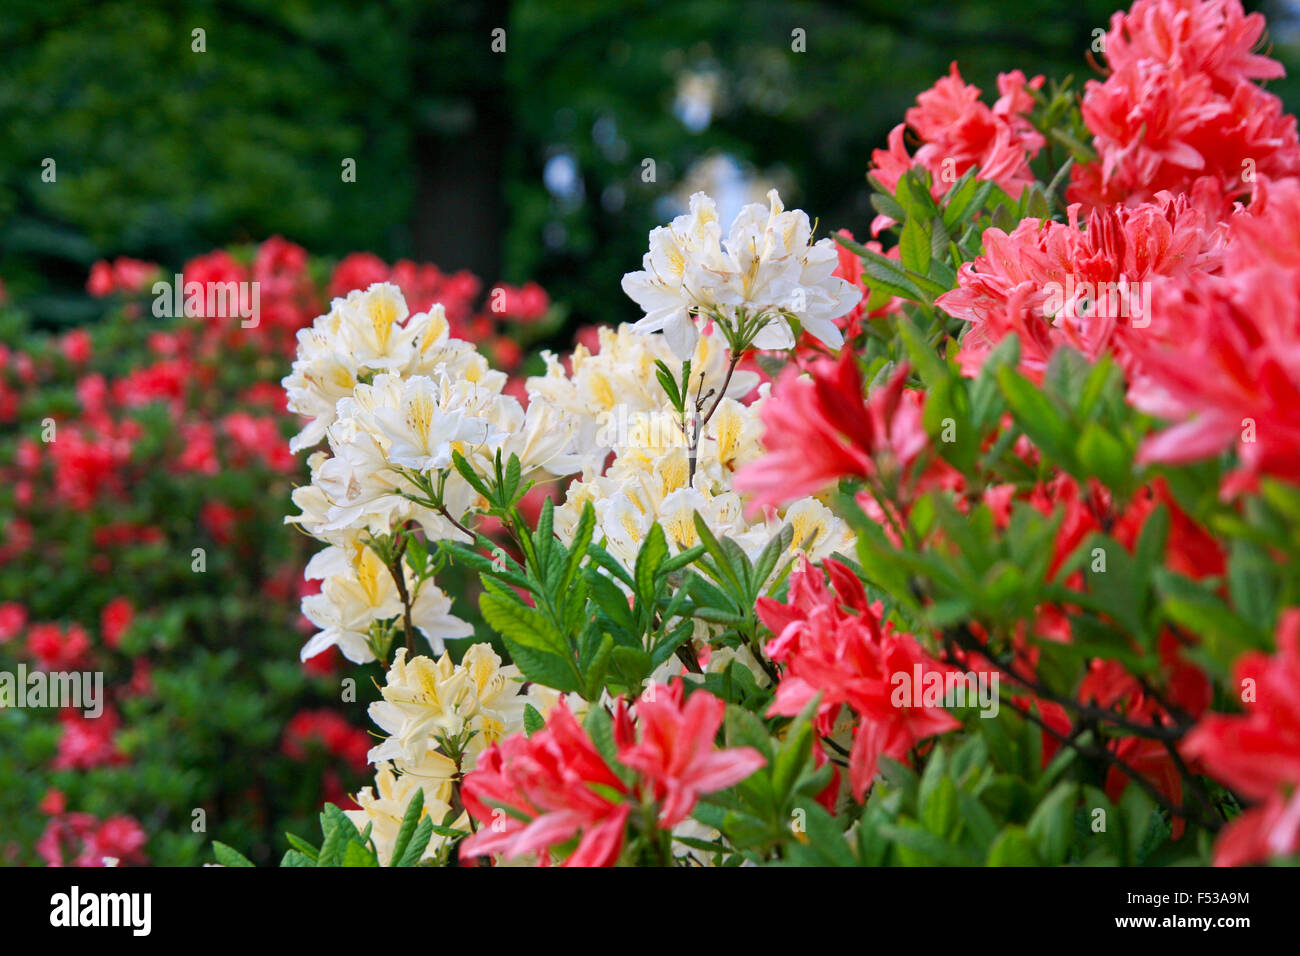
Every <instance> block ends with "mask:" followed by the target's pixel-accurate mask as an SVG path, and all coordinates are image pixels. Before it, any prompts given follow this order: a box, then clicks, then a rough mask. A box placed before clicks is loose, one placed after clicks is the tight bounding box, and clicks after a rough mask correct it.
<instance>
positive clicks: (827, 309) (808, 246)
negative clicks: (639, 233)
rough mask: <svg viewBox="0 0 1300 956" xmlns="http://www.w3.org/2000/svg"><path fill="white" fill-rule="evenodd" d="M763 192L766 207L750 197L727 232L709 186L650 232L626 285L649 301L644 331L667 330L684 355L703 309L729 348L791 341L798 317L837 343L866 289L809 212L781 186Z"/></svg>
mask: <svg viewBox="0 0 1300 956" xmlns="http://www.w3.org/2000/svg"><path fill="white" fill-rule="evenodd" d="M767 198H768V207H767V208H766V209H765V208H764V207H763V206H761V205H759V204H757V203H753V204H750V205H748V206H745V207H744V208H743V209H742V210H741V211H740V213H739V214H738V215H737V216H736V219H735V221H734V222H733V223H732V225H731V230H730V232H729V233H728V235H727V238H726V239H725V240H724V239H723V238H722V227H721V225H720V224H719V222H718V211H717V206H716V204H715V203H714V201H713V200H712V199H710V198H709V197H708V196H706V195H704V194H703V193H696V194H695V195H694V196H692V197H691V201H690V211H689V212H687V213H685V214H683V215H681V216H678V217H677V218H676V219H674V220H673V221H672V223H670V224H669V225H667V226H659V227H657V228H656V229H654V230H653V231H652V232H651V233H650V251H649V252H647V253H646V254H645V259H644V261H643V262H642V267H641V271H639V272H629V273H628V274H627V275H625V276H624V277H623V291H624V292H626V293H627V294H628V295H629V296H630V297H631V298H632V299H633V301H635V302H636V304H637V305H639V306H640V307H641V308H642V309H643V310H644V311H645V317H644V318H642V319H640V320H639V321H638V322H637V323H636V328H637V330H638V331H641V332H656V331H662V332H663V334H664V338H665V339H666V340H667V342H668V345H669V346H670V347H671V348H672V350H673V352H674V353H675V354H676V355H677V356H678V358H682V359H686V358H689V357H690V355H691V352H692V351H693V350H694V348H695V341H696V339H697V338H698V336H699V329H698V327H697V323H696V322H695V321H694V319H695V317H697V316H703V317H706V318H708V319H710V320H712V321H713V322H715V323H717V325H718V327H719V328H720V330H721V331H722V334H723V335H724V336H725V337H726V339H727V342H728V345H729V346H730V347H731V350H732V352H733V353H739V352H742V351H744V350H745V349H746V348H749V347H750V346H753V347H755V348H760V349H787V348H790V347H792V346H793V345H794V342H795V340H794V332H793V330H792V327H791V324H790V322H791V320H792V319H793V320H796V321H797V322H798V323H799V324H800V325H801V326H802V327H803V328H804V329H806V330H807V331H808V332H809V334H811V335H813V336H814V337H816V338H817V339H819V340H820V341H822V342H824V343H826V344H827V345H829V346H831V347H832V348H838V347H839V345H840V344H841V343H842V342H843V336H842V335H841V333H840V330H839V328H838V326H836V324H835V322H834V320H835V319H837V318H839V317H840V316H842V315H843V314H844V313H845V312H847V311H848V310H849V309H851V308H852V307H853V306H854V305H855V304H856V303H857V301H858V300H859V299H860V298H861V295H862V293H861V291H860V290H858V289H856V288H854V287H853V286H852V285H850V284H849V283H848V282H846V281H845V280H844V279H842V278H839V277H838V276H836V275H834V272H835V268H836V265H837V264H838V255H837V254H836V251H835V244H834V242H833V241H832V240H830V239H820V240H818V241H816V242H813V241H812V226H811V224H810V222H809V220H808V215H807V214H806V213H805V212H803V211H802V210H799V209H795V210H789V211H787V210H786V209H785V207H784V206H783V205H782V203H781V198H780V196H778V195H777V192H776V190H772V191H771V192H769V193H768V197H767Z"/></svg>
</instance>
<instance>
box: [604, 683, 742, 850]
mask: <svg viewBox="0 0 1300 956" xmlns="http://www.w3.org/2000/svg"><path fill="white" fill-rule="evenodd" d="M682 692H683V691H682V682H681V680H680V679H679V680H677V681H675V682H674V683H673V684H672V686H671V687H665V686H664V685H662V684H659V685H656V686H655V687H654V688H653V694H645V695H642V697H641V698H640V699H639V700H638V701H637V704H636V718H637V719H636V723H637V726H638V728H639V729H640V731H641V739H640V742H639V743H638V742H636V741H635V740H631V739H626V737H625V739H624V740H623V741H622V742H621V746H620V747H619V751H618V759H619V762H620V763H622V764H624V765H625V766H628V767H631V768H632V769H633V770H638V771H640V772H641V775H642V777H643V778H644V780H645V781H646V782H647V783H648V785H649V788H650V791H651V792H652V793H653V796H654V799H655V800H657V801H660V803H661V807H660V811H659V825H660V826H661V827H663V828H665V829H667V828H670V827H674V826H676V825H677V824H678V823H680V822H681V821H682V820H685V819H686V818H687V817H688V816H690V814H691V811H692V810H693V809H695V804H696V802H697V801H698V800H699V798H700V795H701V794H705V793H713V792H714V791H716V790H725V789H726V788H727V787H730V786H732V785H733V784H737V783H739V782H740V781H742V780H744V779H745V778H746V777H748V776H749V775H750V774H752V773H753V772H754V771H755V770H757V769H758V768H759V767H761V766H763V764H764V763H766V761H765V760H764V759H763V755H762V754H760V753H759V752H758V751H757V750H755V749H754V748H752V747H732V748H729V749H726V750H717V749H715V748H714V745H713V742H714V738H715V737H717V734H718V729H719V728H720V727H721V726H722V718H723V715H724V714H725V713H726V709H727V705H726V704H724V703H723V702H722V701H721V700H719V699H718V698H717V697H714V696H713V695H712V694H709V693H703V692H699V691H697V692H696V693H693V694H691V696H690V699H689V700H687V701H685V702H684V703H683V700H682Z"/></svg>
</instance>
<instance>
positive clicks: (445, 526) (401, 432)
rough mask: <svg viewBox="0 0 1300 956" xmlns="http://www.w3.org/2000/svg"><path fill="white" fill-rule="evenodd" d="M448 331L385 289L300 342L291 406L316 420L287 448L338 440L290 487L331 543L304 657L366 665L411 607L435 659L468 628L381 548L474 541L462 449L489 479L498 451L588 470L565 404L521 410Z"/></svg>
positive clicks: (532, 463) (551, 470) (379, 287)
mask: <svg viewBox="0 0 1300 956" xmlns="http://www.w3.org/2000/svg"><path fill="white" fill-rule="evenodd" d="M449 331H450V326H449V324H448V322H447V318H446V314H445V310H444V309H443V308H442V307H441V305H438V304H435V305H433V306H432V307H431V309H430V310H429V311H428V312H423V313H417V314H415V315H411V314H410V313H409V311H408V309H407V306H406V301H405V298H404V297H403V295H402V292H401V290H400V289H398V288H397V287H396V286H394V285H392V284H391V283H379V284H376V285H372V286H371V287H369V288H368V289H366V290H364V291H355V292H353V293H351V294H350V295H349V296H348V297H346V298H344V299H336V300H335V301H334V303H333V306H332V307H331V309H330V311H329V312H328V313H327V314H325V315H323V316H321V317H320V318H318V319H317V320H316V322H315V323H314V324H313V325H312V327H311V328H310V329H303V330H302V331H301V332H300V333H299V352H298V358H297V360H296V361H295V362H294V367H293V370H292V372H291V373H290V374H289V376H288V377H286V378H285V380H284V386H285V389H286V392H287V393H288V397H289V408H290V409H291V410H293V411H296V412H298V413H299V414H300V415H303V416H305V417H309V418H310V421H309V422H308V423H307V425H306V426H305V427H304V428H303V429H302V431H300V432H299V433H298V435H297V436H296V437H295V438H294V439H293V441H292V442H291V443H290V447H291V448H292V449H293V450H295V451H296V450H299V449H301V448H305V447H310V446H312V445H314V444H316V443H318V442H319V441H320V440H321V438H322V437H325V438H328V444H329V452H328V453H325V452H317V453H316V454H314V455H313V456H312V457H311V458H310V460H309V463H310V465H311V469H312V480H311V483H310V484H309V485H304V486H303V487H301V488H299V489H297V490H296V491H295V492H294V503H295V504H296V505H297V506H298V507H299V508H301V509H302V513H301V514H300V515H297V516H293V517H291V518H289V519H287V520H289V521H292V522H294V523H296V524H298V525H299V526H300V527H301V528H302V529H303V530H304V531H306V532H307V533H308V534H311V535H313V536H314V537H317V538H319V539H321V540H322V541H325V542H327V544H328V547H327V548H326V549H325V550H323V551H321V552H319V553H318V554H317V555H316V556H315V557H314V558H313V559H312V561H311V563H310V564H309V565H308V568H307V576H308V577H309V578H319V579H321V581H322V585H321V591H320V594H318V595H312V596H310V597H308V598H306V599H305V600H304V602H303V613H304V614H305V615H306V616H307V617H308V618H309V619H311V620H312V621H313V623H315V624H316V625H317V626H318V627H319V628H320V629H321V630H320V633H319V634H317V636H316V637H314V638H313V639H312V640H311V641H310V642H309V643H308V644H307V645H306V646H305V647H304V648H303V657H304V659H306V658H309V657H312V656H315V655H316V654H319V653H320V652H321V651H323V650H325V649H326V648H327V647H332V646H337V647H338V648H339V649H340V650H341V651H342V652H343V654H344V655H345V656H346V657H347V658H348V659H349V660H352V661H355V662H357V663H362V662H365V661H368V660H372V659H375V658H376V657H377V656H379V655H376V654H375V647H374V644H373V636H374V635H373V634H372V630H371V629H372V627H373V626H374V625H379V624H383V623H384V622H387V621H391V620H392V619H394V618H396V617H397V616H398V615H399V614H400V613H401V612H402V611H403V603H404V602H406V603H408V604H409V609H408V611H409V617H410V620H411V622H412V623H413V624H414V626H415V627H417V628H419V629H420V631H421V633H423V634H424V636H425V637H426V639H427V640H428V641H429V643H430V646H431V647H433V649H434V650H435V651H436V652H441V651H442V648H443V641H444V640H446V639H447V638H458V637H467V636H469V634H470V633H472V628H471V627H470V626H469V625H468V624H467V623H465V622H464V621H462V620H460V619H459V618H456V617H454V616H453V615H451V614H450V599H449V598H448V597H447V596H446V594H444V593H443V592H442V590H441V589H439V588H438V586H437V585H436V584H435V583H433V582H432V581H429V580H417V579H416V578H415V576H414V572H413V571H412V569H411V568H410V566H409V565H408V564H402V565H401V567H402V568H403V569H404V570H403V571H402V572H401V574H402V575H403V576H402V577H400V578H399V577H396V576H395V572H394V570H393V567H392V566H391V565H390V564H389V563H387V562H385V561H384V560H382V559H381V557H380V555H379V553H378V552H377V551H376V549H375V548H374V547H373V546H372V544H373V542H374V541H375V540H376V539H386V538H388V537H390V536H391V535H392V534H393V533H394V532H395V531H396V530H397V529H398V528H399V527H402V526H404V525H405V524H406V523H407V522H413V523H415V524H417V525H418V526H419V527H420V528H421V529H422V530H423V532H424V534H425V536H426V538H427V540H429V541H440V540H457V539H459V540H470V539H469V536H468V532H467V531H466V530H465V529H464V526H463V525H462V524H461V520H462V519H463V518H465V517H466V515H467V514H468V513H469V512H470V510H471V509H472V508H473V507H474V506H475V505H476V504H477V495H476V493H475V492H474V490H473V488H472V487H471V486H470V484H469V483H468V482H467V481H466V480H465V478H464V477H463V476H462V475H460V474H459V473H457V472H456V471H455V470H454V469H453V467H452V464H453V455H454V454H460V455H463V456H464V458H465V459H466V460H468V461H470V462H471V463H472V464H473V465H474V466H475V467H476V468H478V469H480V470H482V471H483V472H484V473H486V472H487V471H488V469H490V468H491V467H492V464H493V462H494V461H495V460H496V457H497V456H498V455H506V456H509V455H515V456H517V457H518V458H519V460H520V462H521V466H522V468H523V471H524V475H525V477H531V476H533V475H536V474H542V475H549V476H552V477H554V476H559V475H564V474H568V473H570V472H572V471H576V470H580V469H581V467H582V466H583V464H584V461H583V454H584V453H583V452H582V450H580V449H579V448H578V447H577V444H576V441H575V435H576V431H575V429H574V428H573V427H572V426H571V425H569V423H568V422H567V420H566V414H565V413H564V412H563V411H562V410H561V409H559V408H558V407H556V406H553V405H550V404H547V403H545V402H542V401H534V402H531V403H530V405H529V408H528V411H527V412H525V411H524V409H523V407H522V406H521V405H520V403H519V401H518V399H516V398H514V397H513V396H510V395H507V394H505V393H504V392H503V388H504V386H505V384H506V376H505V374H504V373H503V372H500V371H496V370H494V369H492V368H490V367H489V365H488V363H487V360H486V359H485V358H484V357H483V356H482V355H481V354H480V353H479V352H478V351H477V350H476V349H475V348H474V347H473V346H472V345H471V344H470V343H468V342H464V341H461V340H459V339H453V338H451V337H450V334H449ZM404 595H409V597H404Z"/></svg>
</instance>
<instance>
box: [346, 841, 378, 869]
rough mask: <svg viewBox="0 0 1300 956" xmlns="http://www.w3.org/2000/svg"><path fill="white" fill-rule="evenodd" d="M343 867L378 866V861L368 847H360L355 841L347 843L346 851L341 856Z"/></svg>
mask: <svg viewBox="0 0 1300 956" xmlns="http://www.w3.org/2000/svg"><path fill="white" fill-rule="evenodd" d="M343 865H344V866H378V865H379V860H377V859H376V858H375V854H374V853H373V852H372V851H371V850H370V848H369V847H366V846H362V845H361V844H360V843H358V842H357V841H356V840H352V841H350V842H349V843H348V846H347V850H346V851H344V854H343Z"/></svg>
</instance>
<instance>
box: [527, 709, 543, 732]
mask: <svg viewBox="0 0 1300 956" xmlns="http://www.w3.org/2000/svg"><path fill="white" fill-rule="evenodd" d="M545 726H546V720H545V718H543V717H542V714H541V712H540V711H539V710H538V709H537V708H536V707H534V706H533V705H532V704H525V705H524V733H526V734H528V736H529V737H531V736H532V735H533V734H535V733H537V731H539V730H541V729H542V728H543V727H545Z"/></svg>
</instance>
